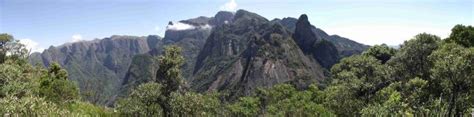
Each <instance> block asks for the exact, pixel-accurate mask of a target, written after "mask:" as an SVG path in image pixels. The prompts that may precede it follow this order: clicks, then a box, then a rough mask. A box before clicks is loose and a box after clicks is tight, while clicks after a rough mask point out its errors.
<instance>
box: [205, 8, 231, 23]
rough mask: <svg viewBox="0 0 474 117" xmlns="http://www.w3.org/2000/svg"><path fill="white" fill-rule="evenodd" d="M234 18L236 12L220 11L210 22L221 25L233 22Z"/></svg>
mask: <svg viewBox="0 0 474 117" xmlns="http://www.w3.org/2000/svg"><path fill="white" fill-rule="evenodd" d="M232 19H234V13H232V12H228V11H219V12H218V13H217V14H216V15H215V16H214V18H213V19H212V20H210V21H209V23H210V24H212V25H214V26H220V25H224V24H228V23H232Z"/></svg>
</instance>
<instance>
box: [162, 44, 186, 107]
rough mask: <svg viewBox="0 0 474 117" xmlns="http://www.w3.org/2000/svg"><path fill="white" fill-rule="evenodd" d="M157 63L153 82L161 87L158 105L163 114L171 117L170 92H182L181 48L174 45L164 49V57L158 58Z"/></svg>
mask: <svg viewBox="0 0 474 117" xmlns="http://www.w3.org/2000/svg"><path fill="white" fill-rule="evenodd" d="M158 63H159V68H158V71H157V73H156V79H155V81H156V82H158V83H160V84H162V85H163V88H162V96H161V97H160V105H161V108H162V109H163V114H164V115H165V116H171V114H172V108H171V105H170V103H169V102H170V98H169V97H170V96H171V93H172V92H176V91H180V90H182V88H183V85H184V82H183V78H182V75H181V74H182V73H181V70H180V69H181V66H182V65H183V63H184V58H183V56H182V55H181V48H180V47H178V46H176V45H172V46H168V47H165V52H164V55H163V56H161V57H160V58H159V62H158Z"/></svg>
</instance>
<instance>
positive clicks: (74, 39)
mask: <svg viewBox="0 0 474 117" xmlns="http://www.w3.org/2000/svg"><path fill="white" fill-rule="evenodd" d="M71 38H72V39H71V41H70V42H73V43H74V42H79V41H82V35H80V34H74V35H72V37H71Z"/></svg>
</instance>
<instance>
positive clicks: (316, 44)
mask: <svg viewBox="0 0 474 117" xmlns="http://www.w3.org/2000/svg"><path fill="white" fill-rule="evenodd" d="M312 27H313V26H312V25H311V24H310V23H309V21H308V16H306V15H301V17H300V18H299V19H298V21H297V22H296V27H295V33H294V34H293V39H294V40H295V42H296V43H297V44H298V46H299V47H300V48H301V50H302V51H303V52H304V53H305V54H307V55H310V56H312V57H313V58H314V59H316V60H317V61H318V62H319V63H320V64H321V65H322V66H323V67H324V68H326V69H330V68H331V66H332V65H334V64H335V63H336V62H337V61H338V60H339V52H338V51H337V49H336V47H335V46H334V45H333V44H332V43H331V42H328V41H326V40H324V39H322V37H320V36H318V35H316V33H314V32H313V30H312V29H313V28H312Z"/></svg>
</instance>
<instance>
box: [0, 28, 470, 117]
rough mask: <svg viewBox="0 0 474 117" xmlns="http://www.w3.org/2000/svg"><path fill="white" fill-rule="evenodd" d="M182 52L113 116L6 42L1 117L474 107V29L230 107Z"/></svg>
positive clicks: (348, 63) (173, 51)
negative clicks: (202, 87) (204, 89)
mask: <svg viewBox="0 0 474 117" xmlns="http://www.w3.org/2000/svg"><path fill="white" fill-rule="evenodd" d="M181 55H182V53H181V48H180V47H177V46H168V47H166V48H165V51H164V54H163V55H162V56H161V57H160V58H158V59H157V60H158V64H159V69H158V70H157V73H156V77H155V78H154V79H153V80H152V81H149V82H147V83H143V84H141V85H139V86H138V87H136V88H135V89H134V90H133V91H131V93H130V95H129V96H128V97H126V98H123V99H120V100H119V101H118V102H117V104H116V105H115V108H114V109H110V108H104V107H97V106H95V105H92V104H89V103H88V102H85V101H82V99H81V97H80V96H79V94H80V93H79V90H78V88H77V86H76V84H75V83H72V82H70V81H69V80H68V77H67V76H68V75H67V72H66V71H65V70H64V69H62V68H61V67H60V66H59V65H58V64H52V65H50V67H49V68H42V67H36V66H32V65H30V64H28V62H27V57H28V51H27V50H26V49H24V46H23V45H22V44H20V43H18V41H15V40H14V38H13V37H12V36H10V35H8V34H1V35H0V114H1V115H7V116H8V115H13V116H18V115H20V116H21V115H25V116H28V115H29V116H38V115H58V116H61V115H101V116H106V115H123V116H160V115H161V116H258V115H265V116H356V115H361V116H389V115H398V116H413V115H415V116H435V115H436V116H439V115H442V116H462V115H468V114H469V113H471V109H472V108H473V106H474V88H473V87H474V27H472V26H463V25H457V26H455V27H454V28H453V29H452V32H451V35H450V36H449V37H448V38H447V39H440V38H439V37H438V36H435V35H431V34H426V33H421V34H418V35H416V36H415V37H414V38H413V39H410V40H408V41H405V42H404V43H403V44H402V45H401V48H400V49H398V50H397V49H393V48H390V47H388V46H387V45H384V44H382V45H375V46H373V47H371V48H370V49H368V50H367V51H365V52H364V53H363V54H360V55H353V56H350V57H346V58H344V59H342V60H341V61H339V63H337V64H335V65H334V66H332V68H331V69H330V72H331V77H330V78H329V79H328V80H329V83H328V84H325V85H321V84H315V85H310V86H309V87H308V88H306V89H303V90H300V89H297V88H295V87H294V86H293V85H291V84H279V85H275V86H273V87H269V88H260V89H258V90H257V91H256V92H254V94H253V95H251V96H247V97H240V98H239V99H238V100H236V101H228V100H226V99H225V98H223V97H226V96H225V95H228V94H223V93H218V92H208V93H196V92H194V91H192V90H191V89H189V85H188V84H187V83H186V81H185V80H184V79H183V77H182V72H181V66H182V65H183V63H184V61H185V60H184V58H183V57H182V56H181Z"/></svg>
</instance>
